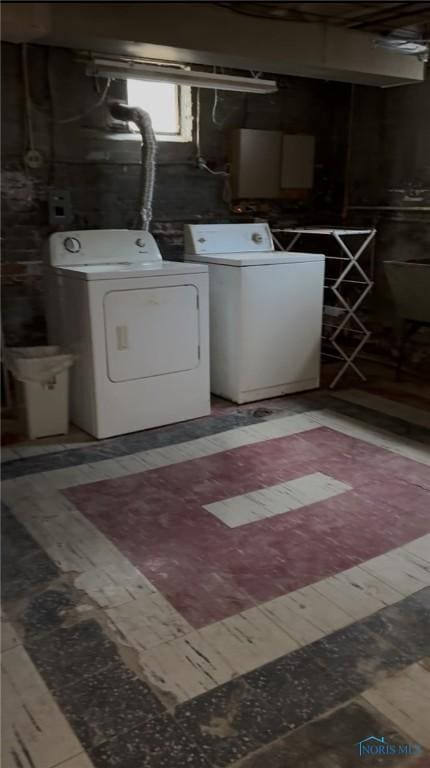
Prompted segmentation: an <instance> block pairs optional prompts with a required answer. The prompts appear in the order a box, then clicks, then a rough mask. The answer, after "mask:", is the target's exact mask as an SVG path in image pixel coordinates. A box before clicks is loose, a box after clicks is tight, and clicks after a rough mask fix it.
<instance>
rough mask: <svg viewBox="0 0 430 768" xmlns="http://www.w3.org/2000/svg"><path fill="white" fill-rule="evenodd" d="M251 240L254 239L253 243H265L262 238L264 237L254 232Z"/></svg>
mask: <svg viewBox="0 0 430 768" xmlns="http://www.w3.org/2000/svg"><path fill="white" fill-rule="evenodd" d="M251 239H252V241H253V242H254V243H262V242H263V238H262V236H261V235H260V234H259V233H258V232H254V234H253V235H252V238H251Z"/></svg>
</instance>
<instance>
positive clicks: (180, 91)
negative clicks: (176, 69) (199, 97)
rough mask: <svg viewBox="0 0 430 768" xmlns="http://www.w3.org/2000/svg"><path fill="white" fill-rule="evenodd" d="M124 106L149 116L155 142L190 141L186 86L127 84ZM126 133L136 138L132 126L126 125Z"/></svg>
mask: <svg viewBox="0 0 430 768" xmlns="http://www.w3.org/2000/svg"><path fill="white" fill-rule="evenodd" d="M127 104H128V105H129V106H131V107H141V108H142V109H145V110H146V111H147V112H149V114H150V115H151V119H152V126H153V128H154V133H155V136H156V138H157V140H158V141H183V142H185V141H191V132H192V115H191V88H190V86H187V85H174V84H173V83H160V82H151V81H149V80H127ZM129 130H130V133H133V134H138V135H139V131H138V129H137V127H136V126H135V125H134V123H129ZM136 138H137V136H136Z"/></svg>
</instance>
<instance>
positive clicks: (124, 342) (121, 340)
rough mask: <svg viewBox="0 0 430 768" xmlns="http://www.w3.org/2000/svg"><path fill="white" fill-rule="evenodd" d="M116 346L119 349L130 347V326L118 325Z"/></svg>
mask: <svg viewBox="0 0 430 768" xmlns="http://www.w3.org/2000/svg"><path fill="white" fill-rule="evenodd" d="M116 348H117V349H119V350H122V349H128V326H127V325H117V326H116Z"/></svg>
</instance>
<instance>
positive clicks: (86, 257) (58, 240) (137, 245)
mask: <svg viewBox="0 0 430 768" xmlns="http://www.w3.org/2000/svg"><path fill="white" fill-rule="evenodd" d="M159 261H162V256H161V253H160V250H159V248H158V245H157V243H156V242H155V240H154V238H153V236H152V235H151V234H150V233H149V232H146V231H144V230H138V229H136V230H131V229H82V230H75V231H73V232H54V234H52V235H51V236H50V238H49V262H50V264H52V266H56V267H72V266H73V267H75V266H78V265H80V264H147V263H151V262H159Z"/></svg>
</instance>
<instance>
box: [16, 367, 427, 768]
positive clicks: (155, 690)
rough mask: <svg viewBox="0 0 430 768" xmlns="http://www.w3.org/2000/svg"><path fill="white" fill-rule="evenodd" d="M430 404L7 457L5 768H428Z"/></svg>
mask: <svg viewBox="0 0 430 768" xmlns="http://www.w3.org/2000/svg"><path fill="white" fill-rule="evenodd" d="M429 446H430V398H429V393H428V392H426V391H425V390H424V388H418V389H417V387H413V386H408V385H407V384H403V385H397V384H394V383H393V382H387V381H386V382H383V381H376V382H373V383H372V385H369V386H367V387H366V388H365V389H350V390H342V391H339V392H336V393H326V392H311V393H308V394H304V395H294V396H289V397H285V398H278V399H276V400H272V401H265V402H263V403H262V402H260V403H257V404H253V405H247V406H241V407H238V406H234V405H232V404H227V403H223V402H221V401H218V402H216V403H215V406H214V411H213V414H212V415H211V416H210V417H207V418H205V419H200V420H197V421H193V422H188V423H184V424H177V425H173V426H169V427H164V428H161V429H157V430H152V431H150V432H142V433H136V434H132V435H126V436H123V437H118V438H113V439H110V440H104V441H100V442H92V441H88V442H87V441H83V442H82V443H79V442H74V443H73V444H71V445H68V444H67V443H62V444H61V445H60V444H58V445H55V444H52V443H49V444H37V445H35V444H27V445H20V444H18V445H12V446H10V447H7V448H6V449H4V451H3V457H2V460H3V464H2V468H3V510H2V530H3V537H2V543H3V549H4V553H3V584H2V586H3V613H2V670H3V738H2V751H3V760H2V764H3V768H54V767H55V766H61V767H62V768H91V766H93V768H224V767H226V766H231V767H232V768H233V767H234V768H260V766H261V768H299V767H300V768H356V766H358V765H361V764H362V763H364V764H365V765H367V766H369V768H375V767H376V766H381V765H389V766H390V767H391V768H400V766H402V767H403V768H409V766H413V767H414V768H429V767H430V736H429V727H428V726H429V723H430V468H429V465H430V450H429Z"/></svg>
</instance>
